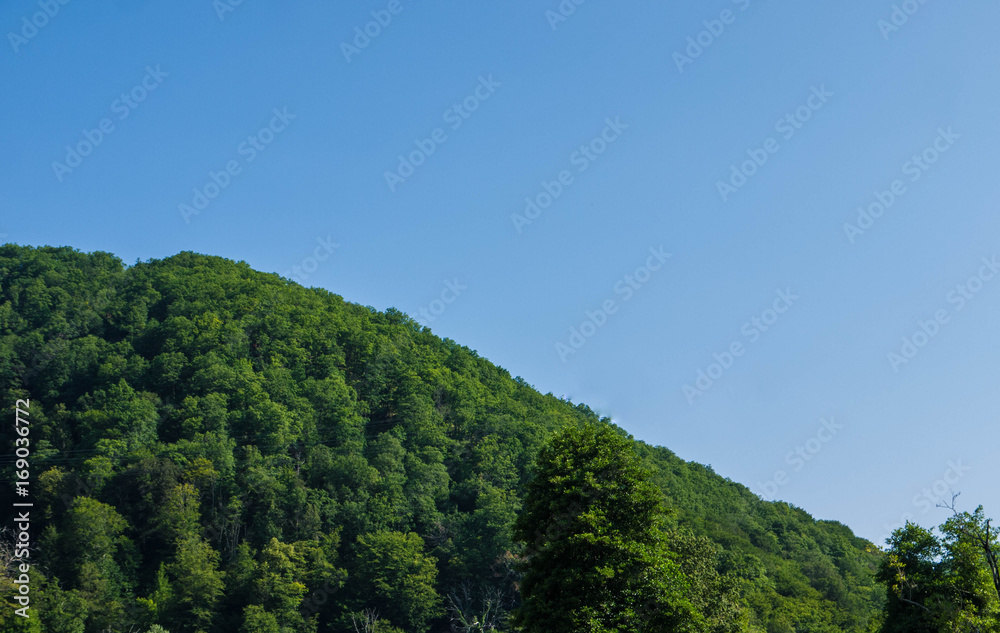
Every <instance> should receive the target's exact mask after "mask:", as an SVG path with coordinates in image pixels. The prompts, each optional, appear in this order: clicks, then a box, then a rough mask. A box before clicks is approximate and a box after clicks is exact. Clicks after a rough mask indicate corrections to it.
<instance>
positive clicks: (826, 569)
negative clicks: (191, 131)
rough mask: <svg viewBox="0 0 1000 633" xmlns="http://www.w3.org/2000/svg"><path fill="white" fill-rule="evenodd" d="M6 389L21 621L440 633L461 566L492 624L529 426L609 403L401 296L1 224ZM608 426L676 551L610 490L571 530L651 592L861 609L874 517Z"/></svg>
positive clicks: (783, 612) (6, 520)
mask: <svg viewBox="0 0 1000 633" xmlns="http://www.w3.org/2000/svg"><path fill="white" fill-rule="evenodd" d="M22 398H27V399H30V400H31V414H30V415H31V442H32V445H31V451H32V453H31V455H32V458H31V459H32V472H33V475H32V486H33V488H32V495H33V497H32V498H33V501H34V502H35V506H34V508H33V509H32V512H33V514H32V517H33V523H32V534H33V537H34V538H35V539H36V541H37V545H38V549H37V550H35V551H32V563H33V574H34V576H33V580H32V595H33V602H32V605H33V613H34V614H35V615H38V616H40V618H41V621H40V622H37V621H36V622H37V624H32V626H36V627H37V628H40V629H41V630H44V631H47V632H49V631H51V632H56V633H97V632H102V633H103V632H105V631H107V632H111V633H117V632H125V631H147V630H154V629H153V627H154V626H160V627H162V628H163V629H166V630H168V631H172V632H173V633H178V632H184V631H196V630H200V631H205V632H206V633H214V632H222V631H227V632H228V631H247V632H249V631H268V632H271V631H296V632H299V631H306V632H308V631H319V632H323V633H326V632H330V631H337V632H338V633H339V632H341V631H351V630H354V621H355V620H352V615H353V616H355V617H357V616H358V615H359V614H362V613H365V612H366V611H367V612H370V613H377V615H378V618H377V620H375V621H374V622H373V623H372V626H373V627H377V628H378V629H379V630H389V629H390V628H395V629H399V630H403V631H405V632H406V633H413V632H415V631H420V633H424V632H425V631H433V632H435V633H437V632H439V631H444V630H446V629H448V628H449V626H450V625H451V623H452V621H453V620H452V618H453V617H455V616H456V613H455V610H454V607H455V606H457V605H456V604H455V602H454V601H453V600H451V596H452V594H454V597H455V598H461V588H462V587H463V586H469V587H472V588H473V589H472V590H471V591H472V593H470V594H469V596H470V597H469V603H470V604H471V606H470V605H469V604H466V607H465V609H466V610H465V611H463V612H462V613H463V614H466V615H468V614H469V613H471V612H470V611H469V609H472V612H474V611H476V610H479V611H480V615H482V614H483V613H485V612H486V611H487V610H486V609H483V602H482V600H483V598H484V597H488V596H494V597H499V598H498V599H495V600H494V601H493V602H492V603H490V604H491V605H492V606H491V607H490V609H493V610H492V611H490V613H493V614H495V615H496V620H491V621H495V622H497V626H498V627H500V630H503V628H505V627H506V628H509V626H508V623H507V618H506V615H507V613H508V612H509V611H510V610H511V609H512V608H516V607H517V606H518V600H519V593H518V591H517V587H518V586H519V584H518V583H519V581H520V579H519V576H518V572H517V570H516V568H515V566H514V565H513V562H514V561H515V560H516V559H517V557H518V556H520V555H521V554H522V552H521V551H520V545H519V544H517V543H516V542H515V541H514V538H513V525H514V522H515V520H516V519H517V517H518V515H519V514H520V513H522V505H523V503H524V499H525V494H526V491H527V490H528V486H529V482H530V481H531V480H532V479H531V478H532V474H531V473H532V471H531V468H532V465H533V464H534V463H535V460H536V457H537V456H538V454H539V451H540V450H541V449H542V447H543V445H545V442H546V441H547V439H548V438H549V437H550V436H551V435H552V434H553V433H554V432H555V431H556V430H557V429H561V428H563V427H567V426H568V427H581V428H591V429H595V430H596V429H603V428H612V427H611V426H610V421H609V420H607V419H601V418H599V416H597V415H596V414H594V412H593V411H592V410H591V409H590V408H589V407H587V406H586V405H582V404H574V403H571V402H568V401H565V400H561V399H559V398H556V397H554V396H553V395H551V394H547V395H543V394H541V393H539V392H537V391H536V390H534V389H533V388H532V387H531V386H530V385H529V384H528V383H527V382H525V381H524V380H522V379H521V378H519V377H512V376H511V375H510V374H509V373H508V372H507V371H506V370H504V369H502V368H500V367H497V366H495V365H493V364H490V363H489V362H487V361H486V360H484V359H482V358H480V357H479V356H478V355H477V354H476V353H475V352H473V351H472V350H469V349H468V348H465V347H462V346H460V345H458V344H457V343H455V342H454V341H450V340H447V339H441V338H438V337H436V336H434V334H433V333H432V332H431V331H430V330H429V329H427V328H424V327H421V326H420V325H419V324H417V323H416V322H415V321H414V320H412V319H410V318H409V317H407V316H406V315H405V314H402V313H401V312H398V311H396V310H393V309H389V310H387V311H385V312H378V311H376V310H374V309H372V308H368V307H364V306H359V305H355V304H351V303H347V302H345V301H344V300H343V299H342V298H340V297H339V296H337V295H334V294H331V293H329V292H326V291H324V290H321V289H305V288H302V287H300V286H298V285H296V284H294V283H292V282H290V281H287V280H284V279H281V278H280V277H278V276H276V275H270V274H263V273H259V272H255V271H253V270H252V269H251V268H250V267H249V266H248V265H247V264H246V263H243V262H240V263H236V262H232V261H227V260H224V259H220V258H214V257H207V256H202V255H197V254H194V253H181V254H179V255H176V256H174V257H171V258H168V259H164V260H154V261H148V262H137V263H136V264H135V265H133V266H125V265H124V264H123V263H122V262H121V261H120V260H119V259H117V258H115V257H114V256H112V255H110V254H108V253H100V252H97V253H90V254H84V253H80V252H78V251H75V250H73V249H69V248H48V247H46V248H30V247H19V246H14V245H6V246H0V400H2V405H3V406H4V407H5V409H6V410H11V409H12V408H13V405H14V402H15V401H16V400H17V399H22ZM9 427H10V425H3V427H2V428H0V441H2V442H3V443H4V444H3V445H4V446H11V445H12V444H13V438H12V437H10V428H9ZM595 432H596V431H595ZM603 432H604V431H601V433H603ZM615 433H619V431H617V430H615ZM622 442H625V440H624V439H623V440H622ZM626 443H627V444H629V445H630V446H631V447H633V449H634V450H635V451H636V453H637V455H638V457H639V459H640V460H641V462H642V465H641V467H639V466H637V465H635V464H633V466H634V468H633V466H628V468H627V469H626V470H628V472H634V473H636V474H637V475H636V476H638V473H639V471H641V470H648V471H649V472H650V473H651V475H650V477H651V479H649V481H651V482H653V484H655V487H656V488H658V489H659V491H660V492H662V494H663V495H664V499H665V503H666V505H667V506H668V507H669V508H671V509H672V510H673V511H674V514H673V515H672V516H671V517H669V518H667V519H666V520H665V521H666V523H667V524H666V525H664V529H665V530H667V532H666V534H668V537H667V539H666V540H667V544H668V545H669V547H668V548H667V549H668V550H670V551H672V552H686V554H685V555H689V556H690V557H691V561H692V562H685V560H684V559H681V560H679V561H678V560H677V559H676V556H674V557H672V556H669V555H665V554H664V551H663V544H662V543H661V542H660V541H659V540H658V539H659V537H658V536H657V537H656V538H653V537H652V536H650V535H647V536H635V535H636V534H639V533H634V532H632V531H631V530H632V528H633V527H636V528H637V527H641V526H635V525H633V524H628V518H627V517H623V516H620V513H619V514H611V515H600V513H592V514H587V516H586V517H583V518H581V519H580V520H582V521H584V523H583V524H580V523H575V524H574V523H572V522H570V525H577V527H579V528H581V529H580V530H579V536H580V539H579V540H580V543H581V545H585V546H587V547H589V548H591V550H602V551H608V552H616V556H617V555H619V554H620V557H619V558H615V559H614V560H615V563H614V564H615V565H617V566H618V567H615V568H614V569H610V568H609V569H608V570H606V571H614V573H615V574H617V573H618V571H620V570H623V569H642V570H646V571H647V572H648V573H650V574H652V573H653V571H654V570H658V571H660V572H662V573H663V576H662V578H661V579H657V578H652V577H650V578H649V579H648V582H646V583H645V584H641V587H644V589H643V591H649V592H651V594H650V595H651V596H652V598H653V599H654V602H655V601H657V600H664V601H665V604H670V605H680V604H682V603H681V602H680V599H681V594H683V591H681V589H680V588H681V587H682V586H683V584H684V583H683V582H682V578H681V577H682V576H684V575H686V576H687V577H688V580H687V581H685V582H687V583H688V585H689V586H690V587H692V588H698V589H697V591H695V592H694V593H693V594H688V595H686V596H684V600H687V601H688V602H690V604H691V606H692V608H694V609H695V610H696V611H697V612H699V613H701V614H702V615H703V617H704V618H705V619H706V626H716V625H718V626H723V627H724V622H723V621H725V620H729V619H730V616H731V615H732V614H735V613H736V606H735V605H733V604H732V603H730V602H728V601H727V600H716V599H715V598H714V597H718V596H730V595H734V592H735V595H738V596H739V601H740V603H741V604H742V605H744V606H745V607H746V609H745V611H744V612H745V613H747V614H749V616H750V626H751V627H756V628H757V629H758V630H767V631H792V630H795V631H809V632H813V633H816V632H828V631H838V632H839V631H864V630H866V629H867V626H868V623H869V621H870V619H871V617H872V615H873V614H874V613H876V612H877V611H878V610H879V608H880V606H881V601H882V599H883V596H884V591H882V590H881V589H880V588H879V587H878V586H877V585H875V583H874V581H873V579H872V571H873V570H874V568H875V565H876V564H877V562H878V555H877V554H873V553H868V552H866V547H868V546H869V544H867V543H866V542H864V541H862V540H860V539H858V538H856V537H854V536H853V535H852V534H851V533H850V531H849V530H847V528H845V527H844V526H842V525H840V524H838V523H834V522H817V521H814V520H813V519H812V518H811V517H809V515H807V514H806V513H805V512H804V511H802V510H799V509H797V508H794V507H791V506H788V505H787V504H773V503H765V502H763V501H761V500H760V499H759V498H758V497H756V496H755V495H753V494H752V493H751V492H750V491H749V490H747V489H746V488H745V487H743V486H740V485H738V484H736V483H733V482H731V481H727V480H724V479H722V478H721V477H719V476H717V475H716V474H715V473H714V472H712V471H711V469H710V468H707V467H705V466H701V465H698V464H692V463H687V462H684V461H683V460H681V459H679V458H678V457H677V456H675V455H674V454H673V453H671V452H670V451H669V450H667V449H665V448H657V447H650V446H648V445H645V444H643V443H641V442H633V441H631V440H629V441H627V442H626ZM623 467H624V465H623ZM3 473H4V475H3V476H4V477H6V478H7V482H8V483H9V481H10V480H9V478H10V476H11V469H10V468H6V469H4V471H3ZM581 476H582V475H581ZM583 482H584V480H583V479H581V480H579V483H581V484H582V483H583ZM530 485H534V484H530ZM623 485H624V484H623ZM637 486H638V487H636V488H635V493H636V494H637V495H640V497H642V498H643V499H647V500H648V504H652V505H649V506H648V507H649V508H652V507H653V505H656V504H658V503H659V501H656V503H653V499H654V496H655V495H652V493H653V492H654V488H653V487H652V486H651V485H648V484H642V485H638V484H637ZM607 490H608V492H609V494H610V492H611V491H612V490H613V487H612V488H608V489H607ZM614 494H618V493H617V492H615V493H614ZM643 503H647V502H646V501H644V502H643ZM640 505H641V504H640ZM644 507H646V506H644ZM9 512H10V509H9V506H8V507H5V508H4V509H3V513H4V516H3V517H2V520H3V525H11V518H12V517H10V516H9V514H8V513H9ZM524 512H525V513H526V514H527V515H530V516H533V517H535V518H536V519H537V518H538V513H539V509H538V508H526V509H525V510H524ZM581 517H582V515H581ZM567 518H568V517H567ZM619 518H621V519H622V520H623V521H625V523H624V524H622V527H621V528H618V527H614V529H612V528H611V527H610V524H609V523H608V521H610V520H612V519H613V520H614V521H615V522H616V523H615V525H616V526H617V521H618V519H619ZM627 525H631V527H626V526H627ZM583 527H586V528H587V529H588V530H591V531H590V532H589V533H590V534H592V535H593V537H592V538H589V537H584V536H583V534H584V531H583V530H582V528H583ZM619 529H620V530H623V531H622V532H620V533H619V532H617V531H616V530H619ZM8 536H9V535H8ZM626 536H628V537H629V538H630V539H631V540H630V541H629V542H628V543H626V542H625V537H626ZM619 537H620V538H621V539H622V540H621V542H618V541H616V539H618V538H619ZM588 538H589V540H588ZM644 539H645V540H644ZM0 549H2V548H0ZM397 554H405V556H407V557H410V558H406V559H403V560H395V559H394V557H395V556H396V555H397ZM693 561H698V564H697V565H695V564H694V562H693ZM5 562H7V561H5ZM369 565H375V566H374V567H371V568H370V567H369ZM713 566H714V567H715V569H713ZM588 578H589V579H590V581H593V582H596V580H597V578H596V576H595V577H588ZM615 578H616V579H621V578H622V577H621V576H615ZM665 579H670V581H671V582H670V583H668V582H667V580H665ZM675 579H676V580H677V584H676V586H675V585H674V584H673V580H675ZM657 583H660V584H657ZM626 585H627V583H626ZM638 586H639V585H637V587H638ZM13 590H14V587H13V582H12V577H11V576H10V571H9V569H8V570H7V571H3V573H2V574H0V599H2V600H3V601H4V602H5V603H7V604H5V605H4V608H3V610H2V612H0V630H4V631H5V630H8V629H11V627H18V626H20V625H19V624H18V623H12V622H11V617H12V616H11V611H12V610H11V609H10V608H9V607H10V604H9V603H10V602H11V600H12V597H13V596H12V591H13ZM698 592H701V594H700V595H701V596H703V597H705V598H704V599H702V600H701V602H700V603H699V602H698V595H694V594H697V593H698ZM707 596H714V597H713V598H712V599H711V600H709V599H707ZM675 599H676V601H675ZM709 603H711V604H709ZM635 604H636V605H637V606H635V607H634V608H642V607H641V605H642V604H644V603H642V602H641V601H640V602H636V603H635ZM657 604H659V603H657ZM36 605H37V611H35V610H34V607H35V606H36ZM715 606H717V608H715ZM710 607H711V608H710ZM449 608H450V610H449ZM678 608H680V607H678ZM713 608H715V610H714V611H713ZM462 617H465V616H464V615H463V616H462ZM733 617H735V616H733ZM466 622H467V624H471V623H472V621H471V620H469V619H468V618H466ZM387 627H388V628H387ZM14 630H19V629H17V628H15V629H14ZM718 630H725V628H722V629H718Z"/></svg>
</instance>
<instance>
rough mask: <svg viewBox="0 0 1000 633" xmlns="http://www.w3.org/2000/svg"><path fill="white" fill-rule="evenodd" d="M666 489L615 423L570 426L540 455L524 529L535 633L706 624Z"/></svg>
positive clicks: (526, 607) (617, 632) (530, 623)
mask: <svg viewBox="0 0 1000 633" xmlns="http://www.w3.org/2000/svg"><path fill="white" fill-rule="evenodd" d="M664 518H665V508H664V505H663V499H662V493H661V492H660V491H659V490H658V489H657V488H656V486H655V485H654V484H653V483H652V482H651V481H650V473H649V471H647V470H646V469H645V468H643V466H642V463H641V461H640V459H639V457H638V456H637V455H636V454H635V451H634V450H633V448H632V446H631V444H630V442H629V441H628V440H627V439H626V438H624V437H622V436H621V435H620V434H618V433H616V432H615V431H614V430H612V429H611V428H610V427H607V426H584V427H567V428H565V429H564V430H562V431H560V432H559V433H557V434H556V435H555V436H554V437H553V438H552V440H551V441H550V442H549V443H548V444H547V445H546V446H545V448H543V449H542V451H541V453H540V454H539V456H538V460H537V464H536V468H535V477H534V479H533V480H532V481H531V483H530V484H529V485H528V491H527V495H526V496H525V500H524V512H523V513H522V514H521V516H520V517H518V520H517V522H516V524H515V536H516V538H518V539H519V540H520V541H522V542H523V543H524V580H523V582H522V583H521V595H522V598H523V600H524V604H523V606H522V607H521V608H520V609H518V610H517V611H516V612H515V614H514V620H515V623H516V624H517V625H518V626H520V627H522V629H523V630H524V631H525V633H612V632H614V633H625V632H635V633H639V632H640V631H642V632H646V633H661V632H662V633H666V632H668V631H670V632H674V631H696V630H699V628H698V627H699V626H701V624H702V620H703V619H702V618H701V616H700V614H698V613H697V612H696V611H695V609H694V608H693V606H692V605H691V603H690V602H689V601H688V599H687V597H686V596H687V592H688V583H687V581H686V579H685V578H684V576H683V574H682V573H681V570H680V566H679V565H678V564H677V562H676V560H675V559H674V556H673V555H672V554H671V553H670V551H669V550H668V548H667V542H666V538H665V533H664V527H665V525H664Z"/></svg>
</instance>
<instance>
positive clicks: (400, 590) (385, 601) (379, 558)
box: [355, 532, 442, 633]
mask: <svg viewBox="0 0 1000 633" xmlns="http://www.w3.org/2000/svg"><path fill="white" fill-rule="evenodd" d="M355 568H356V571H355V579H356V582H357V587H358V592H359V595H360V596H363V597H364V602H365V604H366V606H368V607H374V608H376V609H378V611H379V613H380V614H381V615H382V617H384V618H386V619H387V620H389V621H390V622H391V623H392V624H393V625H395V626H398V627H400V628H402V629H403V630H405V631H407V632H408V633H423V632H424V631H426V630H427V623H428V621H429V620H430V619H431V618H433V617H436V616H438V615H441V612H442V609H441V598H440V596H438V594H437V591H436V590H435V589H434V583H435V580H436V579H437V567H436V566H435V561H434V559H433V558H431V557H430V556H427V555H426V554H425V553H424V541H423V539H421V538H420V536H418V535H417V534H414V533H413V532H410V533H409V534H403V533H401V532H376V533H374V534H367V535H363V536H359V537H358V541H357V564H356V566H355Z"/></svg>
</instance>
